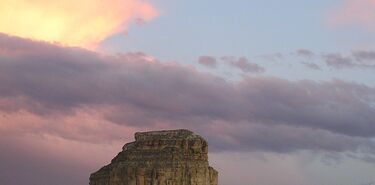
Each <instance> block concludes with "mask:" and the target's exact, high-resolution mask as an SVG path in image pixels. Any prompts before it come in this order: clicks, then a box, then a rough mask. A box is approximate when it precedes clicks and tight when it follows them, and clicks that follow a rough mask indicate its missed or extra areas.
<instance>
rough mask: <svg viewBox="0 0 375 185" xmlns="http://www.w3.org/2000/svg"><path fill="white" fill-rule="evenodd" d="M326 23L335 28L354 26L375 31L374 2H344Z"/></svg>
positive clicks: (356, 0)
mask: <svg viewBox="0 0 375 185" xmlns="http://www.w3.org/2000/svg"><path fill="white" fill-rule="evenodd" d="M328 22H329V24H330V25H332V26H335V27H336V26H345V25H356V26H361V27H363V28H365V29H367V30H370V31H375V0H346V1H345V2H344V4H343V5H341V6H340V7H339V8H337V9H336V10H334V11H333V13H332V14H331V16H330V18H329V20H328Z"/></svg>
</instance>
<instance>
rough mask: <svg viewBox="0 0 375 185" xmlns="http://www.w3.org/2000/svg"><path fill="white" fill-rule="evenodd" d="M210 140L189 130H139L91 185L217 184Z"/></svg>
mask: <svg viewBox="0 0 375 185" xmlns="http://www.w3.org/2000/svg"><path fill="white" fill-rule="evenodd" d="M207 152H208V150H207V142H206V141H205V140H204V139H203V138H202V137H201V136H199V135H196V134H194V133H193V132H191V131H189V130H167V131H152V132H138V133H136V134H135V141H134V142H131V143H127V144H125V145H124V147H123V148H122V151H121V152H120V153H119V154H118V155H117V156H116V157H115V158H114V159H112V161H111V164H109V165H107V166H104V167H103V168H101V169H100V170H99V171H97V172H95V173H93V174H91V176H90V185H217V183H218V172H217V171H216V170H215V169H213V168H212V167H210V166H209V164H208V156H207Z"/></svg>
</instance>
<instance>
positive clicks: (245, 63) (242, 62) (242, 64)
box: [221, 56, 265, 73]
mask: <svg viewBox="0 0 375 185" xmlns="http://www.w3.org/2000/svg"><path fill="white" fill-rule="evenodd" d="M221 60H223V61H224V62H227V63H228V64H229V65H231V66H232V67H235V68H238V69H240V70H241V71H242V72H244V73H263V72H264V71H265V69H264V68H263V67H261V66H259V65H258V64H256V63H251V62H249V60H248V59H247V58H246V57H240V58H236V57H231V56H225V57H221Z"/></svg>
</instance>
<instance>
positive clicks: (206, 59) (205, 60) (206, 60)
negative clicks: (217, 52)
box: [198, 56, 217, 68]
mask: <svg viewBox="0 0 375 185" xmlns="http://www.w3.org/2000/svg"><path fill="white" fill-rule="evenodd" d="M198 63H199V64H202V65H204V66H206V67H209V68H216V65H217V62H216V58H214V57H211V56H200V57H199V59H198Z"/></svg>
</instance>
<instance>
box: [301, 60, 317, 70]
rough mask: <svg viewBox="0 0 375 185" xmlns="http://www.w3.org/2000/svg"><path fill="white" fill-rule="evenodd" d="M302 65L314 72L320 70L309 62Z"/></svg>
mask: <svg viewBox="0 0 375 185" xmlns="http://www.w3.org/2000/svg"><path fill="white" fill-rule="evenodd" d="M302 64H303V65H304V66H306V67H308V68H310V69H314V70H321V68H320V66H319V65H318V64H315V63H311V62H302Z"/></svg>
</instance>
